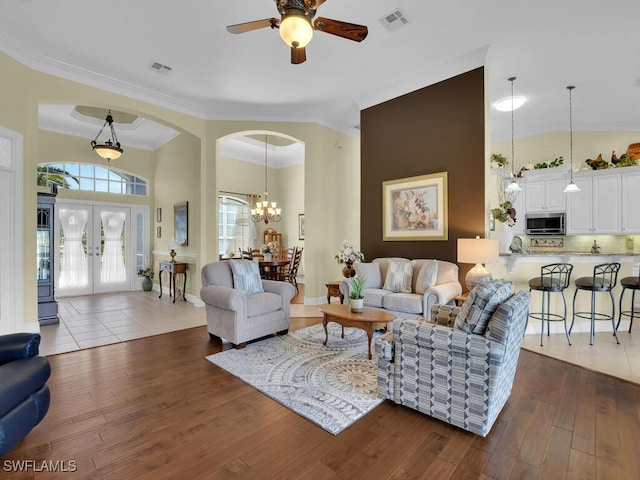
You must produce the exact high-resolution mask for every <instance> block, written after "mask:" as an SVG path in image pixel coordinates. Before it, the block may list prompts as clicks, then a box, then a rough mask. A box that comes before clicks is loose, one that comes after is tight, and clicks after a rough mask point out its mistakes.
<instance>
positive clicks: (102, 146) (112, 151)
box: [91, 110, 123, 162]
mask: <svg viewBox="0 0 640 480" xmlns="http://www.w3.org/2000/svg"><path fill="white" fill-rule="evenodd" d="M107 125H109V129H110V130H111V138H108V139H107V140H106V141H105V142H104V143H98V138H99V137H100V135H101V134H102V131H103V130H104V127H106V126H107ZM91 148H93V150H94V151H95V152H96V153H97V154H98V155H100V156H101V157H102V158H104V159H105V160H106V161H107V162H109V161H111V160H115V159H117V158H120V155H122V152H123V150H122V148H121V147H120V142H119V141H118V136H117V135H116V131H115V129H114V128H113V116H112V115H111V110H109V112H108V113H107V118H106V119H105V121H104V125H102V128H101V129H100V131H99V132H98V135H96V138H94V139H93V140H92V141H91Z"/></svg>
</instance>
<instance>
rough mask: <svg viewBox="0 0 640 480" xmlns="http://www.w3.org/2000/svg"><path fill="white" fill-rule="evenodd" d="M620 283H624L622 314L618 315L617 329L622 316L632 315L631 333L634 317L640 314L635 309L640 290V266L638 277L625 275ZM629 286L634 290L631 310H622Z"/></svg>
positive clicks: (621, 295)
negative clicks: (637, 294)
mask: <svg viewBox="0 0 640 480" xmlns="http://www.w3.org/2000/svg"><path fill="white" fill-rule="evenodd" d="M620 285H622V293H621V294H620V314H619V315H618V324H617V325H616V331H617V330H618V327H619V326H620V320H622V317H623V316H625V317H630V319H631V321H630V322H629V333H631V326H632V325H633V317H634V315H635V314H636V313H637V314H640V312H636V311H635V301H636V291H638V290H640V268H639V269H638V276H637V277H624V278H623V279H622V280H620ZM627 288H628V289H630V290H632V293H631V310H625V311H622V297H624V292H626V291H627Z"/></svg>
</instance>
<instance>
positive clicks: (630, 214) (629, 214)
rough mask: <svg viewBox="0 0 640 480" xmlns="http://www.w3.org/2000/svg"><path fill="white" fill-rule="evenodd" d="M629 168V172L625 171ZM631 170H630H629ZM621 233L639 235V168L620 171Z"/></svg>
mask: <svg viewBox="0 0 640 480" xmlns="http://www.w3.org/2000/svg"><path fill="white" fill-rule="evenodd" d="M627 168H629V169H630V170H627ZM631 169H632V170H631ZM623 171H624V175H621V177H622V178H621V184H622V186H621V192H622V193H621V201H620V203H621V208H622V219H621V221H622V233H623V234H625V235H626V234H632V233H640V211H639V207H640V168H633V167H625V169H624V170H621V173H622V172H623Z"/></svg>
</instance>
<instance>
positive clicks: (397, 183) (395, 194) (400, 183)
mask: <svg viewBox="0 0 640 480" xmlns="http://www.w3.org/2000/svg"><path fill="white" fill-rule="evenodd" d="M447 199H448V195H447V172H440V173H433V174H430V175H420V176H417V177H408V178H400V179H398V180H388V181H386V182H383V183H382V215H383V217H382V237H383V240H385V241H407V240H447V239H448V237H449V229H448V222H447V220H448V205H447Z"/></svg>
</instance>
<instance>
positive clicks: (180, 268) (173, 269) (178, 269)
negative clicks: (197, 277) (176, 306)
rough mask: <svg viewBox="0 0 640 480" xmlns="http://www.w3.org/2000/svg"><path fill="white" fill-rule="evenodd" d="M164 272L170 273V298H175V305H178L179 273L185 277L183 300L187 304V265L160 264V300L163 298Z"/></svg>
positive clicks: (174, 263)
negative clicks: (177, 284)
mask: <svg viewBox="0 0 640 480" xmlns="http://www.w3.org/2000/svg"><path fill="white" fill-rule="evenodd" d="M162 272H168V273H169V296H170V297H171V296H173V303H176V296H177V294H176V275H177V274H179V273H181V274H182V275H183V277H184V280H183V282H182V299H183V300H184V301H185V302H186V301H187V299H186V297H185V289H186V288H187V264H186V263H179V262H160V272H159V273H158V280H159V281H160V296H159V297H158V298H162ZM172 294H173V295H172Z"/></svg>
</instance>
